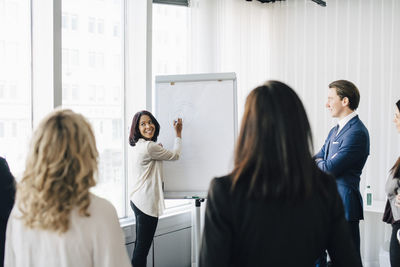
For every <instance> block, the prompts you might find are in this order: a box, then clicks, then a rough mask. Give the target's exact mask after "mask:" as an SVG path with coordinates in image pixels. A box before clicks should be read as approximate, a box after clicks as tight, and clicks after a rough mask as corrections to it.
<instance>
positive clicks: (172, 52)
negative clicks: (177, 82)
mask: <svg viewBox="0 0 400 267" xmlns="http://www.w3.org/2000/svg"><path fill="white" fill-rule="evenodd" d="M188 12H189V11H188V9H187V8H186V7H184V6H175V5H161V4H153V40H157V41H155V42H153V76H155V75H162V74H182V73H188V71H189V70H188V64H187V61H188V50H187V49H188V47H189V43H188V38H189V35H188V23H187V21H188ZM153 80H154V79H153Z"/></svg>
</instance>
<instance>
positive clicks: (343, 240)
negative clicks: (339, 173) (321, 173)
mask: <svg viewBox="0 0 400 267" xmlns="http://www.w3.org/2000/svg"><path fill="white" fill-rule="evenodd" d="M329 188H330V190H329V191H330V196H331V197H332V202H331V208H330V210H331V216H332V217H331V226H332V227H331V232H330V235H329V242H328V252H329V257H330V258H331V261H332V263H333V266H335V267H342V266H343V267H346V266H354V267H362V263H361V258H360V257H359V255H358V253H357V252H356V248H355V245H354V243H353V242H352V239H351V234H350V229H349V224H348V222H347V221H346V219H345V217H344V208H343V203H342V199H341V198H340V195H339V192H338V191H337V187H336V183H335V181H333V179H332V178H330V183H329Z"/></svg>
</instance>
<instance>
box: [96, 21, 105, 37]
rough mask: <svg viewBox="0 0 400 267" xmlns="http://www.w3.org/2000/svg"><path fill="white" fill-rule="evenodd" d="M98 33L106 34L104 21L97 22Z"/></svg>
mask: <svg viewBox="0 0 400 267" xmlns="http://www.w3.org/2000/svg"><path fill="white" fill-rule="evenodd" d="M97 33H98V34H103V33H104V20H103V19H98V20H97Z"/></svg>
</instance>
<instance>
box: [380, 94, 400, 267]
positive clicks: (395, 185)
mask: <svg viewBox="0 0 400 267" xmlns="http://www.w3.org/2000/svg"><path fill="white" fill-rule="evenodd" d="M393 122H394V123H395V125H396V128H397V132H398V133H400V100H399V101H397V103H396V111H395V116H394V120H393ZM390 174H391V175H390V177H389V178H388V180H387V181H386V194H387V197H388V200H389V203H390V209H389V212H388V213H389V214H390V215H389V216H388V217H390V218H387V217H386V216H385V217H386V218H384V219H383V220H384V221H385V222H388V223H391V224H392V236H391V238H390V264H391V265H392V266H400V244H399V243H400V194H399V193H400V157H399V158H398V160H397V161H396V163H395V164H394V166H393V167H392V169H391V170H390ZM388 208H389V207H388ZM385 215H387V209H385Z"/></svg>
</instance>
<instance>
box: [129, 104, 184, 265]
mask: <svg viewBox="0 0 400 267" xmlns="http://www.w3.org/2000/svg"><path fill="white" fill-rule="evenodd" d="M173 126H174V129H175V133H176V138H175V143H174V148H173V150H168V149H165V148H163V147H162V145H161V144H157V143H156V141H157V137H158V134H159V133H160V124H159V123H158V122H157V120H156V118H154V116H153V115H152V114H151V113H150V112H148V111H146V110H143V111H140V112H137V113H136V114H135V116H134V117H133V120H132V126H131V132H130V135H129V144H130V145H131V146H133V172H132V173H133V178H132V181H131V183H132V187H131V188H130V190H131V191H130V192H131V193H130V203H131V207H132V209H133V211H134V213H135V219H136V243H135V249H134V251H133V256H132V265H133V267H142V266H146V259H147V254H148V253H149V249H150V246H151V242H152V241H153V238H154V233H155V231H156V228H157V223H158V217H159V216H160V215H161V214H162V213H163V211H164V208H165V204H164V195H163V177H162V166H163V165H162V162H163V161H164V160H177V159H179V155H180V152H181V138H182V119H180V118H179V119H178V120H177V121H174V123H173Z"/></svg>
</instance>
